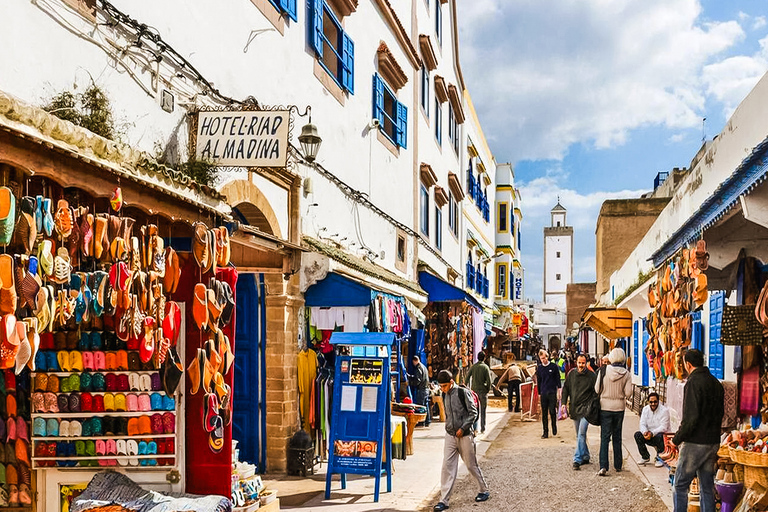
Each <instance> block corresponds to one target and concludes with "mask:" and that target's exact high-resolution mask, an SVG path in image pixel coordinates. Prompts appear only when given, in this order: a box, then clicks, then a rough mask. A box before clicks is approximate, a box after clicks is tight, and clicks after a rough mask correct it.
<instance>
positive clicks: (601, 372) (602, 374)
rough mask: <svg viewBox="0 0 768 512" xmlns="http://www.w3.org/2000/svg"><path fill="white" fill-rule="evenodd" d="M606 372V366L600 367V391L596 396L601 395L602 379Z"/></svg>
mask: <svg viewBox="0 0 768 512" xmlns="http://www.w3.org/2000/svg"><path fill="white" fill-rule="evenodd" d="M607 371H608V367H607V366H601V367H600V391H598V392H597V396H600V395H602V394H603V378H605V374H606V372H607Z"/></svg>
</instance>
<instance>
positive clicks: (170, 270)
mask: <svg viewBox="0 0 768 512" xmlns="http://www.w3.org/2000/svg"><path fill="white" fill-rule="evenodd" d="M174 258H178V255H177V254H176V251H174V250H173V247H171V246H170V245H169V246H168V247H166V249H165V275H164V276H163V291H165V293H169V294H170V293H173V281H174V279H175V277H176V271H177V270H178V267H174V264H173V259H174Z"/></svg>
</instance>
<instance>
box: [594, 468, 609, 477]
mask: <svg viewBox="0 0 768 512" xmlns="http://www.w3.org/2000/svg"><path fill="white" fill-rule="evenodd" d="M597 476H608V470H607V469H605V468H601V469H600V471H598V472H597Z"/></svg>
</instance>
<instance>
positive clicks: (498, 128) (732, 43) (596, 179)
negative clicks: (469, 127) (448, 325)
mask: <svg viewBox="0 0 768 512" xmlns="http://www.w3.org/2000/svg"><path fill="white" fill-rule="evenodd" d="M458 9H459V41H460V58H461V63H462V71H463V73H464V78H465V82H466V85H467V87H468V89H469V91H470V94H471V95H472V99H473V102H474V104H475V107H476V110H477V113H478V116H479V118H480V122H481V124H482V127H483V131H484V132H485V136H486V138H487V139H488V143H489V144H490V146H491V149H492V150H493V152H494V156H495V158H496V161H497V162H512V163H513V164H514V166H515V175H516V183H517V186H518V187H519V188H520V189H521V193H522V197H523V216H524V219H523V237H522V241H523V251H522V260H523V265H524V266H525V269H526V296H527V297H529V298H532V299H534V300H541V298H542V287H541V282H542V269H543V259H542V258H543V233H542V230H543V228H544V226H545V225H549V210H550V209H551V208H552V207H553V206H554V205H555V203H556V202H557V197H558V196H560V202H561V203H562V204H563V206H565V208H566V209H567V210H568V223H569V224H570V225H572V226H574V252H575V258H574V280H575V281H576V282H586V281H594V279H595V255H594V252H595V236H594V231H595V224H596V221H597V214H598V212H599V210H600V205H601V204H602V202H603V201H604V200H605V199H612V198H627V197H639V196H640V195H641V194H642V193H644V192H648V191H650V190H651V189H652V187H653V179H654V177H655V176H656V174H657V173H658V172H660V171H668V170H671V169H672V168H673V167H687V166H688V165H689V163H690V161H691V159H692V158H693V156H694V155H695V154H696V152H697V151H698V149H699V147H700V146H701V143H702V137H703V136H706V137H707V138H708V139H711V138H712V137H713V136H715V135H716V134H717V133H719V132H720V131H721V130H722V128H723V126H724V125H725V122H726V121H727V119H728V117H729V116H730V114H731V113H732V112H733V110H734V109H735V108H736V107H737V106H738V104H739V102H740V101H741V100H742V99H743V98H744V97H745V96H746V95H747V94H748V93H749V91H750V90H751V89H752V87H753V86H754V85H755V84H756V83H757V81H758V80H759V79H760V78H761V77H762V76H763V74H764V73H765V72H766V70H768V22H767V19H766V15H768V11H767V10H766V2H765V0H759V1H758V0H728V1H722V0H706V1H701V0H643V1H640V0H473V1H471V2H470V1H464V0H461V1H459V2H458ZM703 118H706V121H705V122H704V123H702V119H703Z"/></svg>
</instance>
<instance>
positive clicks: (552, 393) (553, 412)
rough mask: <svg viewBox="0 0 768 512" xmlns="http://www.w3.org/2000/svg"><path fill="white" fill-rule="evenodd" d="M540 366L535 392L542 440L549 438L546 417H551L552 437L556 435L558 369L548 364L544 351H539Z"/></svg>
mask: <svg viewBox="0 0 768 512" xmlns="http://www.w3.org/2000/svg"><path fill="white" fill-rule="evenodd" d="M539 361H541V365H539V366H538V367H536V390H537V391H538V393H539V401H540V402H541V424H542V426H543V427H544V432H543V433H542V434H541V438H542V439H546V438H548V437H549V425H548V418H547V416H550V417H552V435H553V436H556V435H557V392H558V390H559V389H560V369H559V368H558V367H557V365H556V364H555V363H551V362H549V355H548V354H547V351H546V350H544V349H541V350H539Z"/></svg>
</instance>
